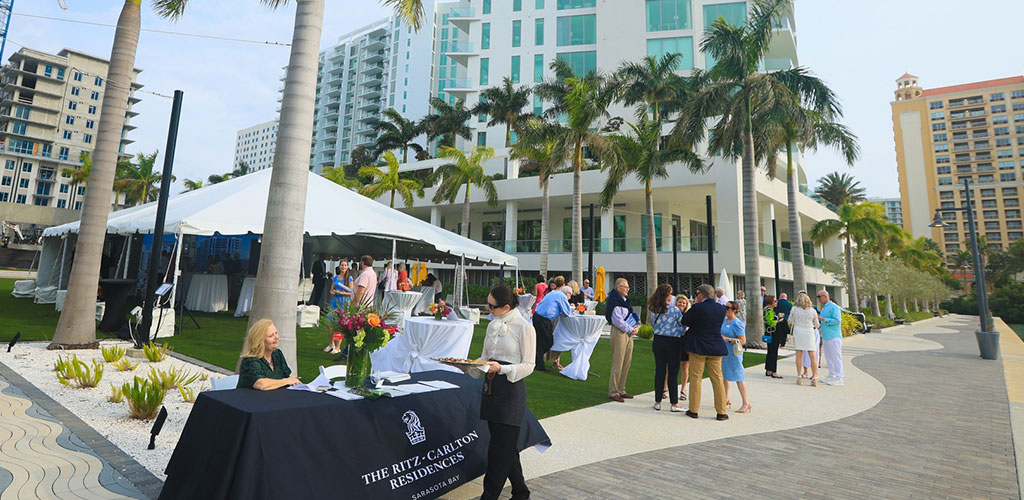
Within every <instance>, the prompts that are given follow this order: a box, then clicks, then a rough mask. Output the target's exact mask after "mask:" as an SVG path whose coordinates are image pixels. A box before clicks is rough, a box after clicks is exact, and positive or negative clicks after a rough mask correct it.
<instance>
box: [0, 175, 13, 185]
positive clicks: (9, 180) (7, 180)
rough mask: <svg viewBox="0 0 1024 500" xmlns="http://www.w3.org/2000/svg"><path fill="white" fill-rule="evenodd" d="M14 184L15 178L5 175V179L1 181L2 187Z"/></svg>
mask: <svg viewBox="0 0 1024 500" xmlns="http://www.w3.org/2000/svg"><path fill="white" fill-rule="evenodd" d="M13 183H14V177H11V176H9V175H5V176H4V177H3V179H0V186H10V185H11V184H13Z"/></svg>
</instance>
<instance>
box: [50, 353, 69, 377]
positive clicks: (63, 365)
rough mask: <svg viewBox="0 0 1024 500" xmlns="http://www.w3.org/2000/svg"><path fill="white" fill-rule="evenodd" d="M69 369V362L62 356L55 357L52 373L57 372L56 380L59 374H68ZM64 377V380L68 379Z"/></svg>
mask: <svg viewBox="0 0 1024 500" xmlns="http://www.w3.org/2000/svg"><path fill="white" fill-rule="evenodd" d="M70 368H71V361H70V360H68V359H65V358H64V357H63V356H57V361H55V362H54V363H53V371H55V372H57V378H60V376H61V374H69V369H70ZM69 377H70V376H68V377H65V378H69Z"/></svg>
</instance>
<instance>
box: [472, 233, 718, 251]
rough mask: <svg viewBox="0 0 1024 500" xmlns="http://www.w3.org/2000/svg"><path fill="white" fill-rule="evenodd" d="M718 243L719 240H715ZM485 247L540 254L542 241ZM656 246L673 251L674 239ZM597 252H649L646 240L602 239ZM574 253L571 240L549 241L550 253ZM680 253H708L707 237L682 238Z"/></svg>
mask: <svg viewBox="0 0 1024 500" xmlns="http://www.w3.org/2000/svg"><path fill="white" fill-rule="evenodd" d="M715 240H716V242H717V240H718V239H717V238H716V239H715ZM483 243H484V244H485V245H487V246H489V247H491V248H496V249H498V250H501V251H503V252H507V253H540V248H541V241H540V240H510V241H485V242H483ZM655 245H656V246H657V250H658V251H659V252H671V251H672V237H671V236H666V237H661V238H656V239H655ZM594 247H595V248H594V251H595V252H611V253H616V252H621V253H630V252H632V253H639V252H645V251H647V241H646V238H601V239H597V240H594ZM571 251H572V240H571V239H558V240H554V239H553V240H549V241H548V252H549V253H569V252H571ZM583 251H584V252H589V251H590V240H588V239H586V238H584V239H583ZM679 251H680V252H706V251H707V237H705V236H694V237H689V236H681V237H680V238H679Z"/></svg>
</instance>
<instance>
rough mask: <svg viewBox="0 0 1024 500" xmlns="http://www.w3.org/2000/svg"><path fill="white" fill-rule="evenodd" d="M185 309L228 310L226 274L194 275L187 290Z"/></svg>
mask: <svg viewBox="0 0 1024 500" xmlns="http://www.w3.org/2000/svg"><path fill="white" fill-rule="evenodd" d="M185 307H187V308H188V309H189V310H190V311H202V312H220V311H227V310H228V277H227V275H226V274H196V275H193V276H192V283H191V284H190V285H189V288H188V297H187V298H186V299H185Z"/></svg>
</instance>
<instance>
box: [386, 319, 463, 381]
mask: <svg viewBox="0 0 1024 500" xmlns="http://www.w3.org/2000/svg"><path fill="white" fill-rule="evenodd" d="M472 342H473V322H472V321H469V320H464V319H444V320H441V321H438V320H436V319H434V318H433V316H420V317H415V318H406V320H405V331H404V332H402V333H400V334H398V335H396V336H395V338H393V339H391V341H390V342H388V345H386V346H384V348H383V349H379V350H377V351H375V352H372V353H370V360H371V361H372V362H373V369H374V371H394V372H400V373H416V372H425V371H429V370H447V371H451V372H456V373H462V371H461V370H459V369H458V368H455V367H453V366H448V365H442V364H441V363H438V362H437V361H434V360H432V359H430V358H467V357H469V345H470V344H471V343H472Z"/></svg>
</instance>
